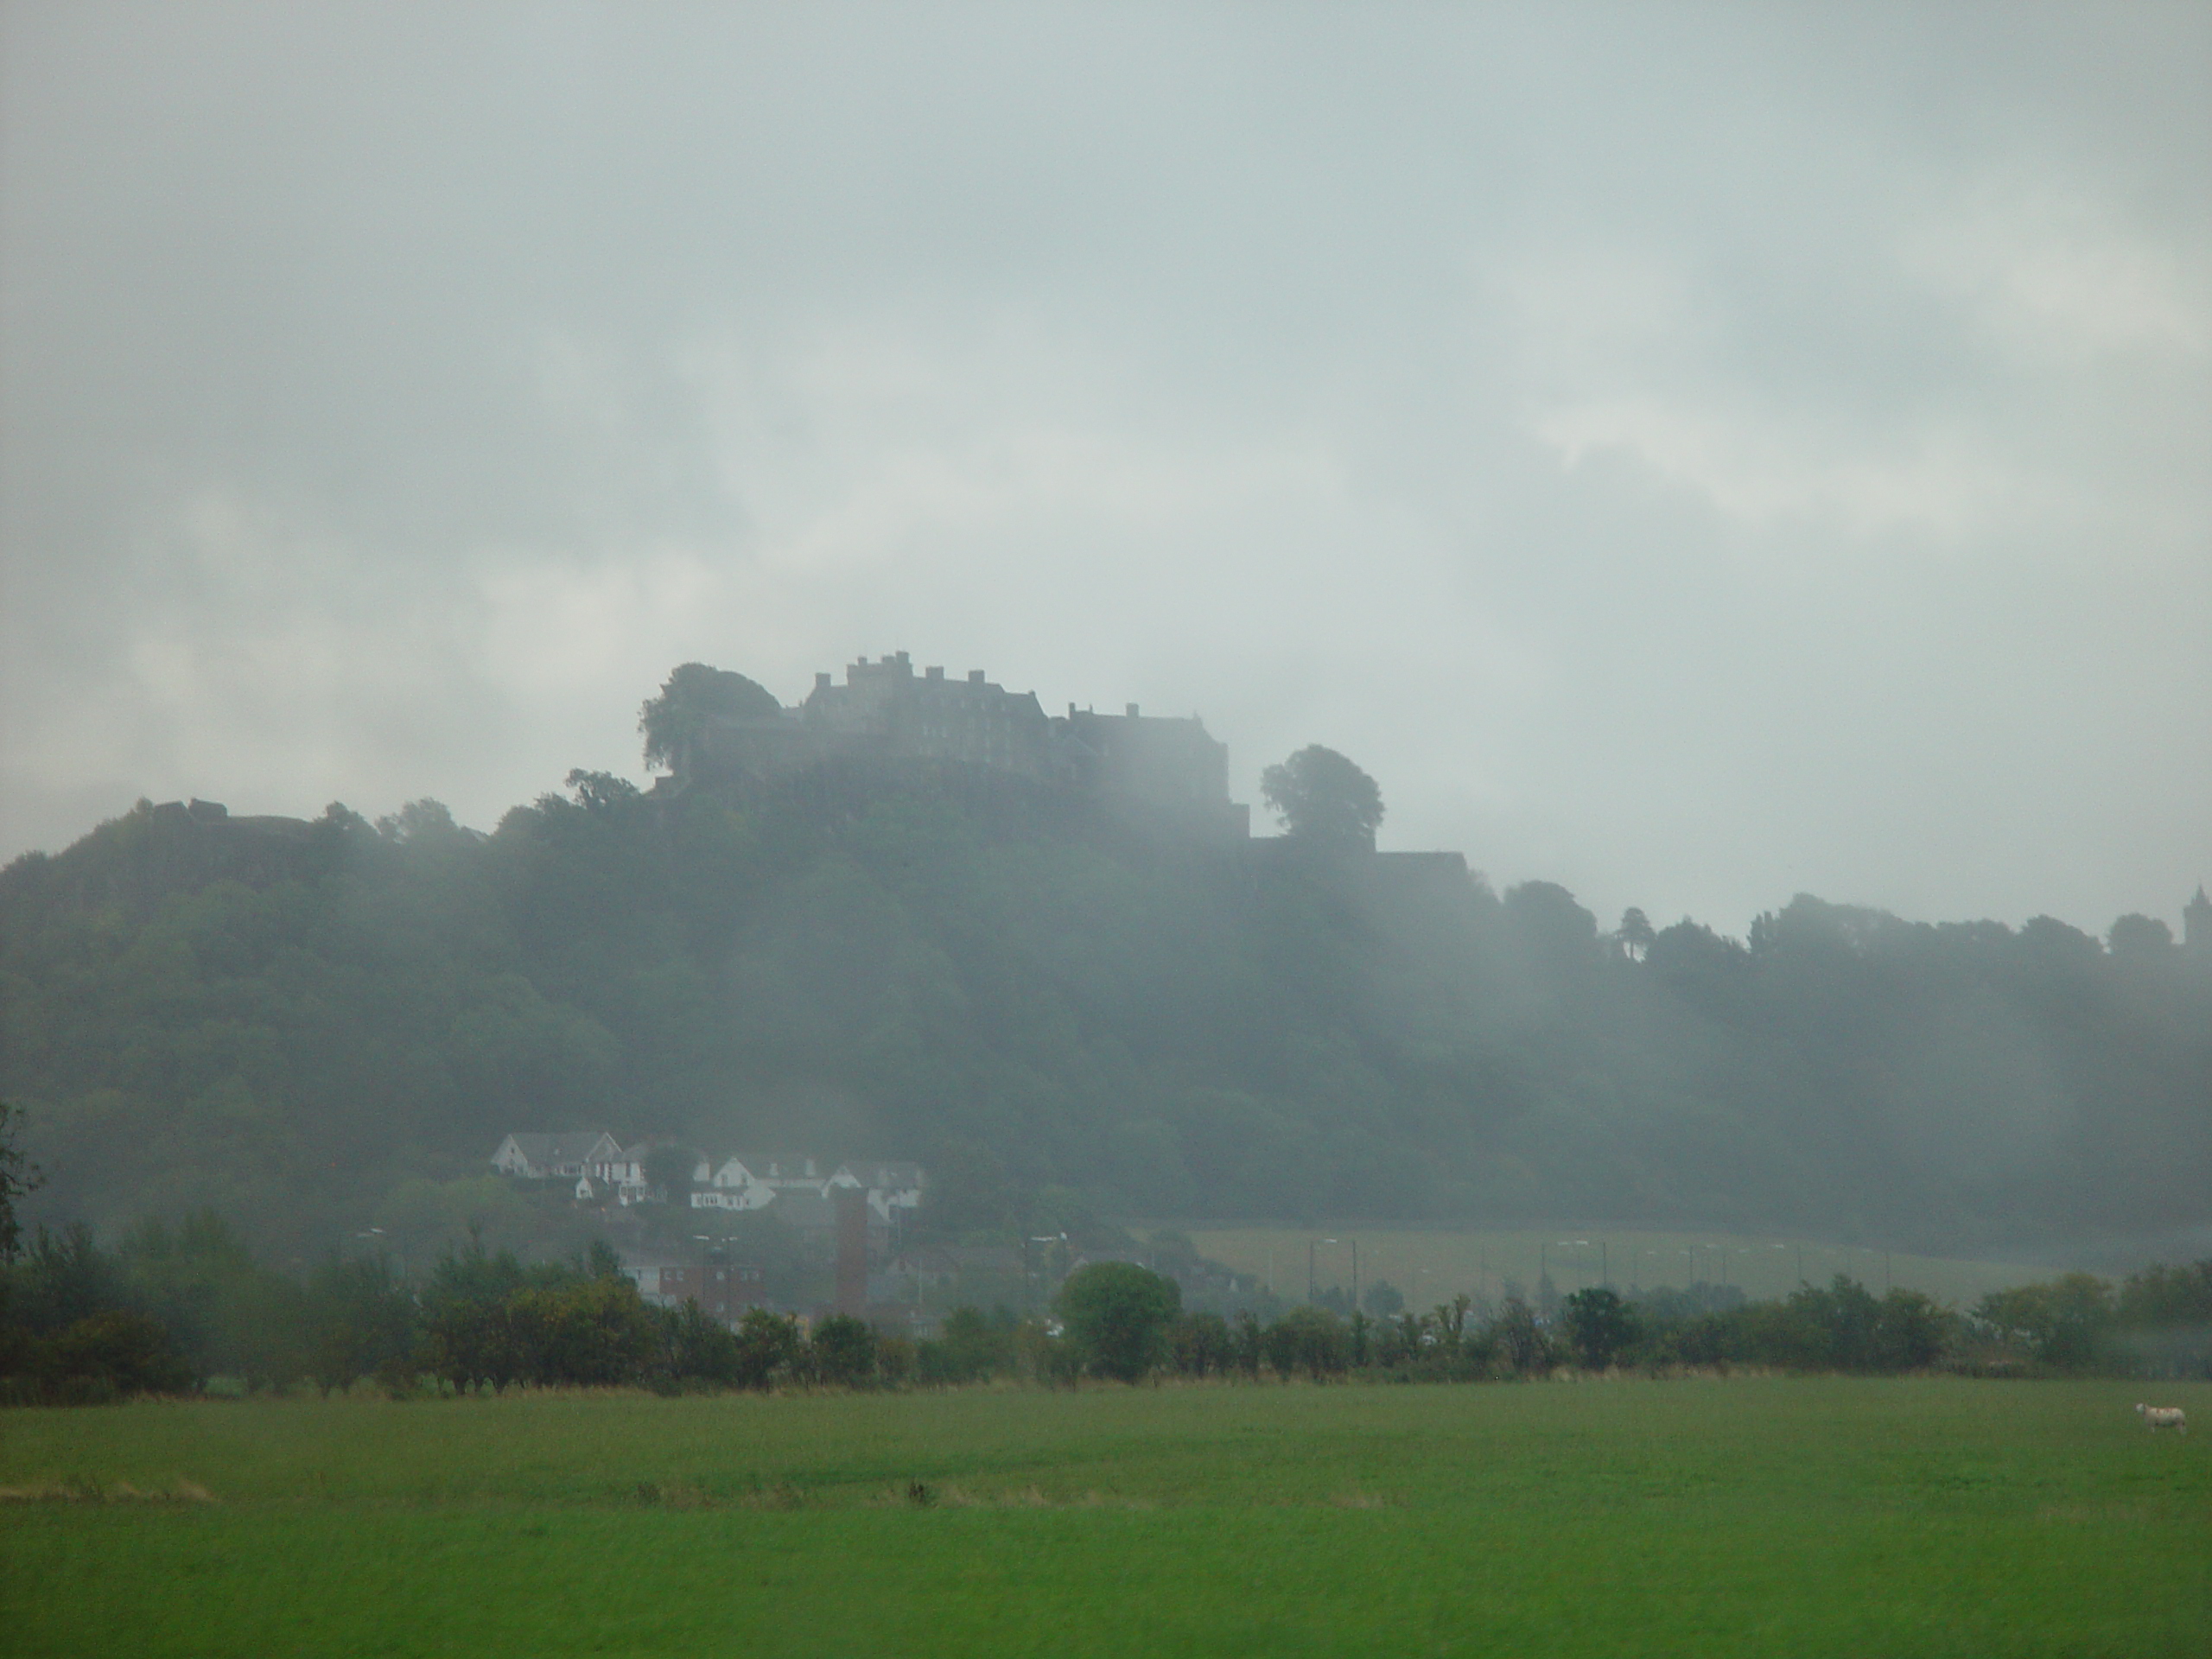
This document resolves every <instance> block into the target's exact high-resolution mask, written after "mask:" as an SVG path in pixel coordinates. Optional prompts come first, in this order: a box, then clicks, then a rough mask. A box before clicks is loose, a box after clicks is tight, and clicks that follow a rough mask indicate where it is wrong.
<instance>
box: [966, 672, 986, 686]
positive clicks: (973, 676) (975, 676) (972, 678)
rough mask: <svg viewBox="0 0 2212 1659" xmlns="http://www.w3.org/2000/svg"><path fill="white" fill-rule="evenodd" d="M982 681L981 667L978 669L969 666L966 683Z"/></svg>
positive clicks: (974, 683)
mask: <svg viewBox="0 0 2212 1659" xmlns="http://www.w3.org/2000/svg"><path fill="white" fill-rule="evenodd" d="M968 683H969V684H970V685H981V684H982V683H983V671H982V669H980V668H971V669H969V671H968Z"/></svg>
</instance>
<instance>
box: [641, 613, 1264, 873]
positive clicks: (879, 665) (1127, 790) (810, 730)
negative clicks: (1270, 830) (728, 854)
mask: <svg viewBox="0 0 2212 1659" xmlns="http://www.w3.org/2000/svg"><path fill="white" fill-rule="evenodd" d="M832 760H843V761H861V762H866V761H868V760H880V761H895V760H931V761H943V762H950V763H953V764H956V765H961V766H976V767H980V768H982V769H984V770H986V771H989V772H1005V773H1011V774H1013V775H1014V776H1018V777H1022V778H1028V779H1034V780H1036V781H1037V782H1039V783H1049V784H1058V785H1065V786H1067V787H1070V788H1073V789H1077V790H1079V791H1083V792H1084V793H1085V794H1088V795H1092V796H1095V797H1096V798H1099V799H1101V800H1102V801H1104V802H1107V803H1109V804H1113V805H1116V806H1119V807H1122V808H1125V809H1128V810H1134V811H1137V812H1140V813H1141V814H1142V815H1143V816H1144V817H1147V819H1150V820H1164V821H1168V822H1172V823H1173V824H1174V825H1175V826H1176V827H1178V828H1180V829H1187V830H1189V831H1191V832H1192V833H1196V834H1200V835H1204V836H1207V837H1208V838H1210V839H1211V838H1222V839H1235V840H1243V839H1244V838H1245V837H1247V836H1249V835H1250V833H1251V810H1250V809H1249V807H1246V806H1243V805H1241V804H1237V803H1236V802H1234V801H1231V800H1230V798H1229V749H1228V747H1227V745H1225V744H1223V743H1221V742H1219V741H1217V740H1216V739H1215V738H1213V737H1212V736H1211V734H1208V732H1207V731H1206V729H1205V722H1204V721H1201V720H1200V719H1198V716H1196V715H1190V716H1187V717H1175V716H1170V717H1161V716H1158V715H1144V714H1141V713H1140V712H1139V710H1138V708H1137V705H1136V704H1135V703H1129V704H1128V705H1126V706H1125V708H1124V709H1123V712H1122V713H1121V714H1119V715H1110V714H1109V715H1102V714H1099V713H1097V712H1096V711H1095V710H1092V709H1077V707H1076V706H1075V705H1074V704H1073V703H1070V704H1069V705H1068V712H1067V714H1066V715H1065V716H1060V715H1046V712H1045V709H1044V706H1043V705H1042V704H1041V703H1040V702H1039V701H1038V698H1037V694H1036V693H1035V692H1034V691H1009V690H1007V689H1006V688H1005V687H1004V686H1002V685H1001V684H999V683H997V682H996V681H995V680H992V679H991V678H990V677H988V676H987V675H986V674H985V673H984V671H982V669H971V670H969V671H968V673H967V674H966V675H965V676H964V677H960V678H957V679H955V678H951V677H948V676H947V675H946V673H945V671H944V669H942V668H938V667H927V668H925V669H923V670H922V671H921V672H920V673H919V674H917V673H916V672H915V671H914V666H913V663H912V659H911V658H909V657H908V655H907V653H906V652H903V651H901V652H894V653H893V654H892V655H890V656H887V657H883V658H877V659H876V660H874V661H870V660H869V659H868V658H865V657H863V658H859V659H858V660H856V661H855V662H853V663H851V664H848V665H847V666H846V669H845V677H844V682H843V683H842V684H840V683H837V682H836V680H835V679H834V678H833V677H831V676H830V675H829V674H828V673H818V674H817V675H816V676H815V677H814V689H813V690H812V691H811V692H810V693H809V694H808V696H807V697H806V699H805V701H804V702H800V703H798V705H796V706H795V707H791V708H785V709H779V710H778V711H777V712H776V713H775V714H773V715H769V714H766V713H761V714H758V715H720V716H716V717H715V719H713V720H712V721H710V722H709V724H708V726H707V728H706V729H705V730H704V731H703V732H702V733H701V734H700V736H699V739H698V741H696V743H694V744H692V745H691V746H690V747H689V748H688V749H687V752H686V753H685V756H684V760H683V764H682V765H681V766H679V768H678V774H677V783H678V785H680V786H684V787H688V786H690V785H692V784H694V783H696V782H701V781H707V780H721V781H728V780H734V779H747V778H750V779H757V780H760V781H768V780H771V779H776V778H779V777H782V776H785V775H787V774H789V773H791V772H796V771H799V770H803V769H804V768H806V767H808V766H818V765H821V764H823V763H824V762H827V761H832Z"/></svg>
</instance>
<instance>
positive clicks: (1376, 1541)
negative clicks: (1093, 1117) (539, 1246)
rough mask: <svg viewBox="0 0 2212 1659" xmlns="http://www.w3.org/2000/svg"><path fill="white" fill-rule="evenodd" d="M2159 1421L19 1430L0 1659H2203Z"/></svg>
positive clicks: (1785, 1411) (1581, 1416)
mask: <svg viewBox="0 0 2212 1659" xmlns="http://www.w3.org/2000/svg"><path fill="white" fill-rule="evenodd" d="M2144 1397H2154V1398H2157V1399H2158V1400H2167V1399H2171V1401H2173V1402H2176V1403H2181V1404H2184V1405H2186V1406H2188V1407H2189V1408H2190V1411H2191V1413H2192V1415H2195V1416H2197V1417H2198V1418H2199V1420H2200V1421H2201V1422H2212V1388H2208V1387H2206V1386H2204V1385H2201V1384H2200V1385H2193V1386H2174V1385H2163V1386H2159V1387H2157V1388H2154V1389H2150V1390H2149V1393H2148V1395H2146V1392H2145V1388H2144V1387H2142V1386H2140V1385H2136V1384H2130V1383H1987V1382H1968V1381H1964V1380H1953V1379H1936V1380H1909V1381H1888V1380H1883V1381H1853V1380H1838V1379H1811V1380H1787V1379H1779V1378H1751V1377H1736V1378H1730V1379H1725V1380H1721V1379H1688V1380H1682V1381H1675V1382H1642V1381H1620V1382H1591V1383H1536V1384H1525V1385H1510V1384H1500V1385H1486V1386H1465V1387H1421V1388H1392V1387H1371V1386H1353V1387H1333V1388H1320V1389H1317V1388H1313V1387H1309V1386H1304V1385H1294V1386H1280V1385H1261V1386H1249V1387H1229V1386H1203V1387H1185V1388H1174V1387H1168V1388H1161V1389H1113V1388H1097V1389H1090V1388H1086V1389H1084V1390H1083V1391H1082V1392H1081V1393H1078V1394H1065V1393H1062V1394H1053V1393H1047V1392H1043V1391H1038V1390H1020V1389H970V1390H964V1391H957V1392H950V1393H943V1394H909V1395H849V1396H847V1395H813V1396H808V1395H791V1396H769V1397H750V1396H729V1395H724V1396H715V1397H698V1398H689V1399H675V1400H662V1399H655V1398H652V1397H651V1396H648V1395H627V1394H568V1395H559V1394H553V1395H533V1396H527V1397H525V1396H513V1397H509V1398H506V1399H472V1400H446V1401H423V1402H410V1403H406V1404H391V1403H386V1402H380V1401H371V1400H353V1401H343V1402H331V1403H328V1404H324V1403H321V1402H315V1401H312V1400H300V1401H288V1402H228V1403H222V1402H200V1403H190V1404H140V1405H133V1406H129V1407H124V1408H110V1409H99V1410H82V1411H10V1412H6V1413H0V1487H5V1488H7V1489H9V1490H10V1497H9V1498H8V1500H6V1501H0V1631H4V1632H5V1637H4V1639H0V1647H4V1649H6V1651H8V1652H10V1653H11V1654H16V1655H23V1656H30V1655H48V1654H103V1655H104V1654H130V1655H171V1654H205V1655H225V1656H237V1655H277V1654H346V1655H366V1654H395V1655H407V1654H423V1655H431V1654H435V1655H471V1656H491V1655H504V1654H516V1655H533V1656H542V1655H565V1654H685V1655H690V1654H719V1653H737V1652H743V1653H747V1654H755V1653H757V1654H765V1655H852V1654H874V1653H887V1654H892V1653H895V1654H901V1655H939V1654H942V1655H955V1654H961V1655H975V1654H1020V1655H1028V1654H1034V1655H1039V1656H1054V1659H1071V1656H1082V1655H1093V1654H1096V1655H1107V1654H1112V1655H1152V1654H1162V1655H1168V1654H1209V1655H1211V1654H1243V1653H1248V1652H1249V1653H1266V1654H1268V1655H1271V1656H1284V1655H1311V1654H1391V1655H1396V1654H1425V1655H1427V1654H1435V1655H1444V1654H1469V1655H1490V1654H1497V1655H1512V1656H1531V1659H1533V1656H1550V1655H1584V1654H1587V1655H1684V1656H1689V1655H1695V1656H1699V1659H1710V1656H1714V1655H1723V1654H1758V1655H1782V1656H1790V1659H1811V1656H1836V1659H1845V1656H1848V1659H1867V1656H1892V1659H1903V1656H1914V1655H1946V1656H1954V1655H1955V1656H1972V1659H1999V1656H2024V1655H2052V1656H2057V1655H2066V1656H2086V1655H2110V1656H2114V1659H2152V1656H2168V1655H2171V1656H2188V1659H2202V1656H2204V1655H2205V1654H2207V1653H2208V1652H2212V1433H2202V1432H2200V1433H2198V1434H2197V1435H2196V1436H2195V1437H2193V1438H2190V1439H2182V1438H2179V1437H2177V1436H2173V1435H2171V1434H2164V1435H2158V1436H2153V1435H2152V1434H2151V1433H2146V1432H2145V1430H2144V1429H2143V1428H2142V1427H2141V1426H2140V1425H2139V1422H2138V1421H2137V1420H2136V1417H2135V1414H2134V1413H2133V1411H2132V1410H2131V1409H2130V1407H2131V1405H2132V1403H2133V1402H2134V1401H2135V1400H2137V1399H2139V1398H2144ZM917 1484H919V1486H920V1487H921V1488H923V1489H924V1490H923V1491H922V1492H921V1493H920V1494H919V1495H917V1494H916V1492H915V1491H914V1489H915V1487H916V1485H917ZM126 1486H127V1487H129V1488H130V1489H131V1490H132V1491H135V1492H136V1493H137V1494H142V1495H143V1494H157V1495H159V1496H153V1497H148V1496H131V1495H130V1494H128V1493H126V1492H124V1491H123V1489H124V1487H126ZM203 1492H204V1493H205V1494H206V1496H205V1497H202V1496H200V1494H201V1493H203ZM95 1493H98V1494H102V1496H99V1497H93V1496H90V1495H91V1494H95ZM70 1494H76V1496H71V1495H70ZM178 1494H182V1495H181V1496H179V1495H178ZM917 1496H920V1497H924V1498H926V1500H927V1501H926V1502H918V1501H917Z"/></svg>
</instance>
